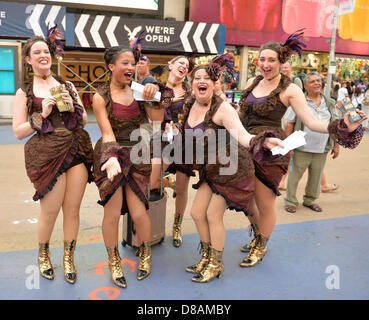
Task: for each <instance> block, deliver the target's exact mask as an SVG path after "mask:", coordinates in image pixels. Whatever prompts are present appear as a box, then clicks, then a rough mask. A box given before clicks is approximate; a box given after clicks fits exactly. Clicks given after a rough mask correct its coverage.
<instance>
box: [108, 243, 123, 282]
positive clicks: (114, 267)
mask: <svg viewBox="0 0 369 320" xmlns="http://www.w3.org/2000/svg"><path fill="white" fill-rule="evenodd" d="M106 250H107V251H108V257H109V270H110V273H111V278H112V280H113V282H114V284H115V285H117V286H118V287H121V288H125V287H127V282H126V278H125V277H124V273H123V270H122V263H121V261H122V259H121V258H120V255H119V250H118V247H117V246H115V247H113V248H112V247H106Z"/></svg>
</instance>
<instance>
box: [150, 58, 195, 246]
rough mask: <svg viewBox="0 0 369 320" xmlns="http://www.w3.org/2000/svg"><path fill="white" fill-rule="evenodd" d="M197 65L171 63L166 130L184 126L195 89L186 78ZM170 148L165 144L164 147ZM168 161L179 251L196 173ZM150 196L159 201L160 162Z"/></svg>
mask: <svg viewBox="0 0 369 320" xmlns="http://www.w3.org/2000/svg"><path fill="white" fill-rule="evenodd" d="M192 67H193V62H192V60H191V59H190V58H188V57H185V56H178V57H175V58H173V59H172V60H171V61H169V66H168V68H169V75H168V80H167V82H166V83H164V84H163V85H164V86H166V88H169V89H170V90H171V91H172V98H171V100H170V101H169V102H167V103H165V107H164V109H163V127H164V126H165V124H167V123H171V122H173V124H177V123H179V122H181V116H182V113H183V104H184V101H185V99H186V98H187V97H189V96H190V95H191V87H190V85H189V84H188V83H187V82H185V79H186V76H187V74H188V72H189V71H191V70H192ZM165 145H166V144H165V143H164V144H163V146H165ZM165 160H166V158H164V161H163V167H164V171H166V170H167V171H168V172H170V173H172V174H175V175H176V179H175V180H174V179H169V180H167V179H164V187H171V188H172V189H173V195H175V198H176V200H175V213H174V223H173V229H172V236H173V245H174V246H175V247H179V246H181V244H182V230H181V225H182V220H183V215H184V213H185V210H186V206H187V199H188V184H189V179H190V177H191V176H194V175H195V174H194V172H193V171H192V170H191V169H190V168H189V167H188V166H184V165H182V166H177V165H176V164H175V163H172V164H170V165H169V164H168V163H166V161H165ZM150 184H151V187H150V188H151V189H152V190H151V191H150V193H151V194H152V195H153V196H154V197H155V196H157V197H159V196H158V195H159V187H160V159H158V158H154V159H153V166H152V174H151V179H150Z"/></svg>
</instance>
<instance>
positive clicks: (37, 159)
mask: <svg viewBox="0 0 369 320" xmlns="http://www.w3.org/2000/svg"><path fill="white" fill-rule="evenodd" d="M55 79H56V80H57V81H59V82H60V83H62V84H65V86H66V89H67V90H68V91H69V94H70V95H71V97H72V98H73V102H74V103H73V105H74V108H75V112H63V113H60V112H59V110H58V109H57V107H56V106H55V105H54V106H53V109H52V112H51V113H50V115H49V116H48V117H47V118H46V119H43V118H42V116H41V112H42V105H41V103H42V98H37V97H35V96H34V94H33V80H31V81H29V82H25V83H24V84H23V85H22V87H21V89H22V90H23V91H24V92H25V94H26V97H27V109H28V115H29V122H30V125H31V127H32V128H33V129H34V130H36V132H37V134H34V135H33V136H32V137H31V138H30V139H29V140H28V141H27V143H26V144H25V146H24V154H25V164H26V171H27V175H28V177H29V178H30V180H31V182H32V183H33V185H34V187H35V189H36V193H35V195H34V196H33V200H34V201H37V200H39V199H42V198H43V197H44V196H45V195H46V194H47V193H48V192H49V191H51V190H52V188H53V187H54V185H55V183H56V181H57V178H58V177H59V176H60V175H61V174H63V173H64V172H66V171H67V170H68V169H69V168H70V167H72V166H74V165H77V164H79V163H84V165H85V166H86V169H87V171H88V175H89V178H88V182H91V181H92V180H93V178H92V172H91V167H92V161H93V153H92V152H93V151H92V144H91V140H90V136H89V135H88V133H87V132H86V131H85V130H83V123H82V115H83V108H82V106H80V105H79V104H78V102H77V98H76V93H75V92H74V91H73V89H72V87H71V85H70V83H68V82H65V81H64V80H63V79H62V78H60V77H55Z"/></svg>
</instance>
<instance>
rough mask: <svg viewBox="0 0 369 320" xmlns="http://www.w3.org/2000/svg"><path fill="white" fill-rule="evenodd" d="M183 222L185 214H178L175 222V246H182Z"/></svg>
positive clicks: (175, 216)
mask: <svg viewBox="0 0 369 320" xmlns="http://www.w3.org/2000/svg"><path fill="white" fill-rule="evenodd" d="M182 220H183V214H179V213H176V214H175V215H174V222H173V246H175V247H177V248H178V247H180V246H181V244H182V230H181V226H182Z"/></svg>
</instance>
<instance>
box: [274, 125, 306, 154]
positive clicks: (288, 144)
mask: <svg viewBox="0 0 369 320" xmlns="http://www.w3.org/2000/svg"><path fill="white" fill-rule="evenodd" d="M305 135H306V132H304V131H301V130H298V131H295V132H294V133H292V134H291V135H289V136H288V137H287V138H286V139H284V140H283V141H282V142H283V145H284V148H281V147H279V146H277V147H274V148H273V149H271V151H272V155H273V156H274V155H277V154H281V155H282V156H284V155H286V154H287V153H288V152H290V151H291V150H293V149H296V148H298V147H301V146H303V145H305V144H306V140H305Z"/></svg>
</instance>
